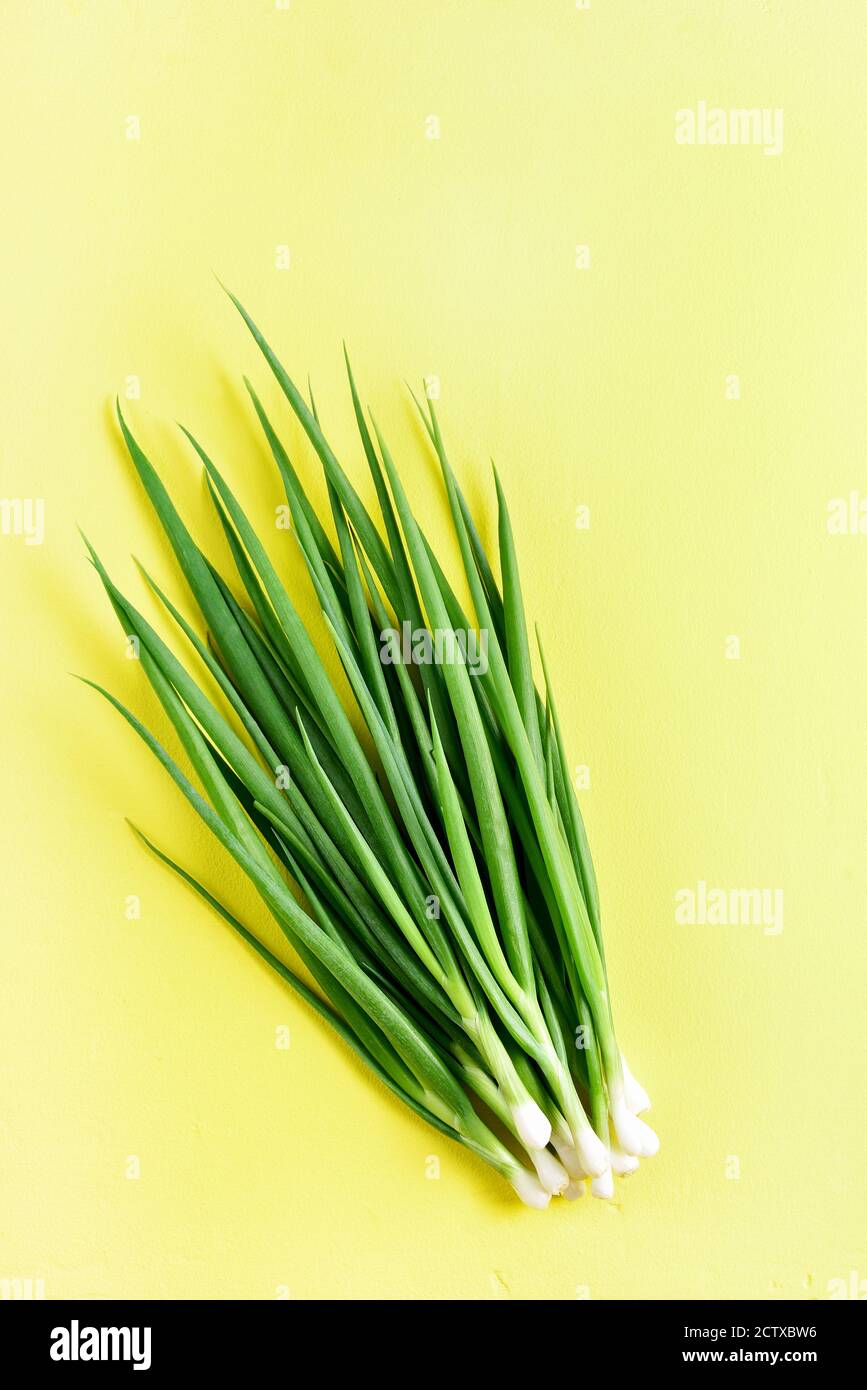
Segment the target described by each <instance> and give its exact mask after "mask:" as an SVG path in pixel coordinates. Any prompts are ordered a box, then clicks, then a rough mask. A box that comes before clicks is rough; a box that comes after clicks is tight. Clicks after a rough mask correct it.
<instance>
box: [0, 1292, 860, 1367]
mask: <svg viewBox="0 0 867 1390" xmlns="http://www.w3.org/2000/svg"><path fill="white" fill-rule="evenodd" d="M860 1313H861V1314H863V1305H862V1307H861V1309H860ZM334 1316H335V1315H334V1314H327V1313H326V1314H325V1315H324V1317H325V1323H324V1326H323V1324H321V1323H320V1321H319V1317H317V1316H316V1315H315V1314H314V1318H315V1323H314V1327H313V1328H311V1325H310V1312H309V1311H308V1308H307V1307H306V1306H302V1304H301V1303H294V1302H281V1301H277V1300H275V1301H270V1302H233V1301H225V1302H195V1301H172V1302H169V1301H165V1302H159V1301H155V1302H139V1301H134V1302H133V1301H129V1302H123V1301H106V1302H102V1301H99V1300H93V1301H56V1302H40V1301H32V1302H27V1301H18V1302H16V1301H14V1300H13V1301H9V1302H3V1303H0V1348H2V1353H0V1354H2V1362H0V1366H2V1368H3V1370H4V1371H6V1372H8V1369H9V1367H10V1364H11V1365H14V1366H15V1369H16V1371H18V1372H19V1376H20V1373H21V1372H23V1373H24V1375H25V1376H26V1375H27V1374H28V1373H29V1372H30V1371H37V1372H45V1371H48V1372H51V1373H54V1374H57V1375H59V1376H60V1377H63V1376H70V1375H73V1376H75V1375H80V1374H82V1373H83V1374H85V1375H87V1376H90V1377H93V1376H94V1375H98V1374H99V1372H100V1370H106V1369H107V1370H109V1371H110V1372H111V1373H112V1374H114V1375H117V1374H118V1373H121V1374H126V1373H128V1374H131V1375H134V1374H135V1373H136V1370H135V1368H136V1366H138V1373H139V1374H140V1376H143V1375H149V1376H151V1377H153V1376H156V1377H158V1378H159V1377H160V1375H162V1374H165V1373H166V1372H169V1373H171V1374H172V1375H175V1374H177V1373H178V1372H181V1373H183V1372H185V1371H194V1372H195V1373H196V1374H197V1375H201V1374H202V1373H206V1374H207V1373H208V1372H214V1373H215V1374H219V1375H220V1376H221V1377H226V1376H231V1375H232V1374H233V1373H244V1374H246V1375H248V1376H249V1374H250V1371H251V1369H254V1368H255V1367H256V1366H260V1367H261V1366H262V1365H267V1364H269V1363H270V1362H272V1361H273V1362H275V1363H277V1364H282V1365H283V1366H284V1368H285V1370H286V1371H287V1373H289V1374H290V1375H291V1374H292V1370H293V1366H297V1364H298V1357H299V1356H300V1357H302V1364H306V1359H307V1357H308V1356H309V1355H312V1356H314V1357H316V1356H317V1355H319V1356H321V1355H323V1354H324V1357H325V1359H326V1361H327V1363H328V1365H329V1368H330V1369H331V1370H333V1369H334V1365H335V1362H336V1363H337V1364H339V1358H340V1354H341V1349H342V1348H343V1347H346V1350H347V1352H349V1351H351V1349H352V1347H354V1348H355V1357H356V1359H358V1357H359V1355H360V1353H359V1342H358V1337H357V1335H355V1336H353V1335H352V1332H353V1331H354V1329H352V1328H351V1327H347V1322H348V1321H349V1320H354V1319H353V1315H352V1310H351V1307H350V1306H347V1304H346V1303H341V1304H340V1311H339V1314H338V1315H337V1317H338V1318H339V1321H336V1320H335V1322H334V1323H333V1329H334V1330H335V1331H337V1330H338V1329H339V1333H340V1335H339V1336H337V1337H336V1339H333V1340H332V1339H330V1338H329V1337H328V1335H327V1334H328V1326H329V1325H331V1319H332V1318H333V1317H334ZM360 1316H361V1317H363V1318H364V1328H363V1332H364V1334H365V1336H366V1339H367V1340H368V1344H369V1345H370V1347H371V1348H373V1347H375V1346H377V1345H378V1346H380V1349H382V1347H381V1337H382V1322H381V1318H380V1316H378V1314H377V1312H376V1310H375V1309H366V1310H365V1311H364V1312H363V1313H361V1314H360ZM414 1316H415V1315H414V1314H413V1313H412V1311H411V1309H410V1308H408V1307H407V1308H406V1311H405V1313H404V1314H402V1325H401V1329H400V1330H401V1333H402V1335H401V1337H400V1338H399V1342H400V1343H405V1342H406V1341H408V1340H409V1339H411V1338H412V1336H413V1322H414ZM475 1316H476V1317H478V1308H477V1311H476V1314H475ZM500 1316H501V1314H500V1313H497V1312H493V1313H492V1317H493V1319H494V1320H493V1322H492V1323H491V1324H490V1327H491V1329H492V1331H495V1332H496V1331H497V1329H498V1325H499V1317H500ZM521 1316H522V1318H523V1319H525V1320H526V1327H525V1329H524V1332H523V1334H522V1335H523V1336H524V1337H525V1338H531V1337H532V1336H533V1329H534V1324H535V1321H536V1318H537V1317H539V1324H538V1327H539V1336H540V1345H542V1346H543V1347H548V1348H551V1347H552V1346H556V1345H557V1344H558V1342H561V1343H562V1346H563V1347H566V1346H568V1345H570V1344H571V1345H572V1347H573V1352H574V1365H575V1366H576V1367H577V1366H580V1365H581V1364H582V1360H583V1357H584V1355H585V1347H586V1349H587V1351H588V1352H590V1353H592V1355H593V1357H594V1358H595V1357H596V1356H598V1355H599V1353H602V1355H603V1357H604V1360H605V1362H606V1363H607V1365H608V1367H609V1369H610V1371H611V1372H612V1373H614V1374H615V1378H619V1373H621V1372H623V1371H624V1370H629V1369H633V1368H644V1367H648V1368H652V1369H654V1370H660V1371H667V1370H669V1369H670V1368H673V1367H682V1368H684V1369H685V1370H686V1371H687V1372H688V1371H689V1370H690V1368H698V1370H699V1372H701V1370H702V1369H703V1368H704V1367H706V1366H714V1365H715V1366H718V1367H719V1368H721V1369H722V1370H724V1371H725V1370H728V1371H729V1372H734V1373H735V1374H739V1373H742V1372H743V1371H745V1370H752V1369H754V1368H755V1369H760V1368H764V1369H765V1370H766V1371H778V1370H779V1369H781V1368H782V1369H784V1370H785V1369H789V1368H790V1367H791V1366H807V1367H813V1368H814V1369H815V1368H821V1370H822V1371H823V1373H827V1372H828V1371H832V1372H833V1371H834V1370H837V1369H842V1368H843V1367H844V1366H845V1367H847V1368H848V1367H852V1366H855V1365H857V1364H858V1354H859V1349H860V1343H861V1341H862V1337H863V1330H864V1323H863V1317H862V1316H859V1309H858V1306H857V1301H855V1300H851V1301H848V1306H847V1301H846V1300H841V1303H840V1304H837V1303H835V1302H833V1301H821V1302H819V1301H803V1302H800V1301H799V1302H794V1301H782V1300H781V1301H777V1300H769V1301H767V1302H731V1303H716V1302H714V1303H710V1302H673V1301H672V1302H657V1303H649V1302H633V1301H628V1302H591V1301H580V1300H579V1301H576V1303H575V1305H574V1307H573V1308H571V1309H570V1310H569V1314H568V1336H567V1338H566V1339H562V1338H559V1337H558V1338H554V1339H552V1337H551V1326H552V1324H551V1322H550V1313H548V1314H546V1313H544V1312H543V1311H541V1312H537V1309H536V1304H535V1303H534V1302H532V1301H530V1302H528V1303H526V1305H525V1309H524V1313H523V1314H522V1315H521ZM460 1317H461V1315H460V1312H459V1311H458V1310H457V1309H455V1311H454V1312H453V1314H451V1315H450V1325H452V1326H454V1327H455V1328H456V1329H458V1327H459V1321H460ZM392 1326H394V1324H392ZM507 1326H508V1324H507ZM557 1326H558V1327H559V1328H560V1329H561V1333H562V1331H563V1330H565V1327H566V1324H564V1323H563V1322H562V1320H559V1317H558V1323H557ZM422 1327H423V1325H422ZM111 1329H114V1330H113V1331H112V1330H111ZM546 1329H547V1331H546ZM311 1330H313V1331H314V1332H315V1333H319V1335H314V1337H313V1339H312V1340H311V1341H310V1342H309V1343H305V1340H304V1339H305V1333H307V1332H309V1331H311ZM323 1330H324V1331H325V1332H326V1339H325V1341H323V1340H322V1337H321V1333H322V1331H323ZM476 1330H477V1324H476ZM512 1332H513V1334H514V1332H515V1329H514V1325H513V1324H512ZM429 1333H430V1324H429V1322H428V1324H427V1335H428V1337H429ZM347 1334H349V1335H347ZM459 1335H460V1334H459ZM585 1338H586V1343H585ZM473 1340H474V1341H475V1339H473ZM476 1344H477V1345H478V1343H477V1342H476ZM512 1344H513V1342H511V1341H510V1339H509V1338H506V1339H505V1340H504V1339H503V1338H502V1337H495V1338H494V1339H493V1340H486V1341H485V1342H484V1343H483V1344H482V1346H483V1348H484V1352H483V1354H484V1356H485V1359H486V1360H488V1361H490V1360H491V1359H494V1360H496V1358H497V1349H498V1348H505V1347H506V1346H508V1345H512ZM463 1345H464V1346H465V1348H467V1349H468V1347H469V1344H468V1343H464V1344H463ZM396 1350H397V1349H396ZM92 1352H96V1353H97V1355H98V1356H99V1358H100V1359H90V1358H91V1353H92ZM462 1355H463V1354H462ZM399 1361H400V1353H399V1350H398V1362H399ZM359 1364H361V1363H359ZM435 1366H436V1357H435V1355H434V1356H432V1359H431V1369H432V1370H433V1369H434V1367H435ZM356 1369H358V1367H357V1368H356ZM554 1369H555V1368H554V1367H552V1371H553V1370H554ZM464 1370H466V1364H465V1363H464ZM439 1372H440V1374H441V1375H442V1376H443V1377H445V1378H448V1377H449V1376H450V1375H451V1374H452V1370H451V1369H450V1368H449V1367H447V1366H442V1367H440V1368H439ZM309 1373H310V1372H309V1371H308V1372H306V1373H305V1374H308V1375H309ZM558 1374H562V1367H561V1370H560V1372H558Z"/></svg>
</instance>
